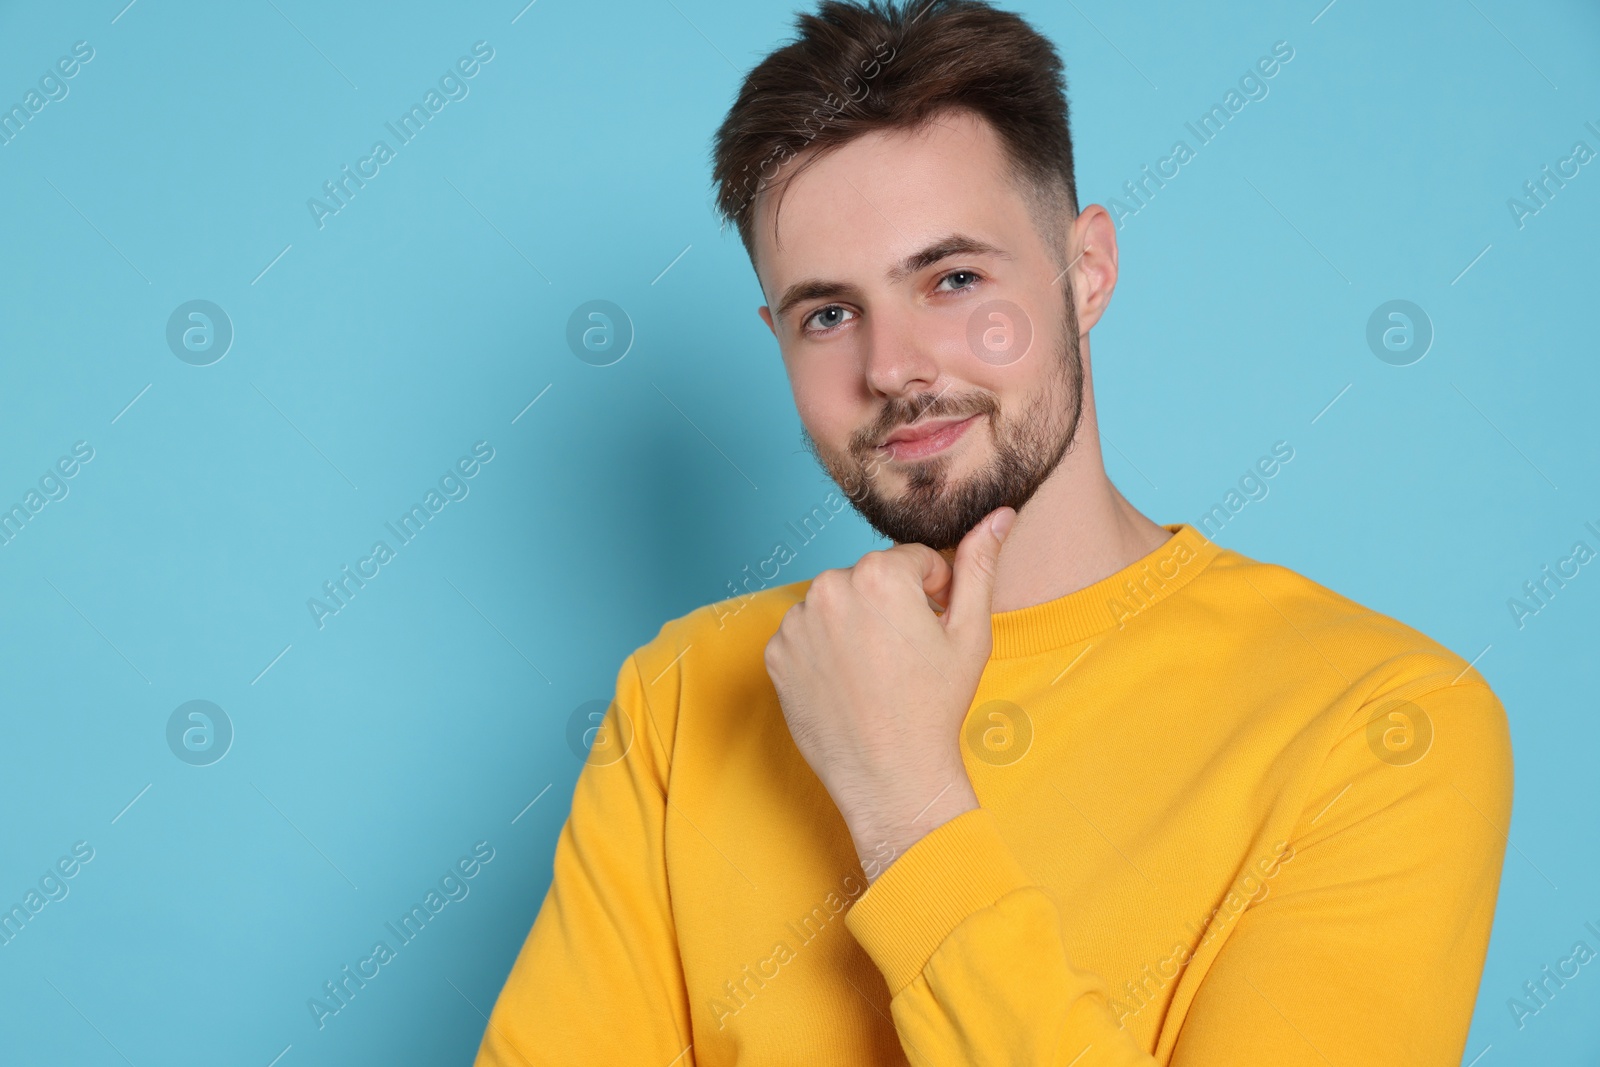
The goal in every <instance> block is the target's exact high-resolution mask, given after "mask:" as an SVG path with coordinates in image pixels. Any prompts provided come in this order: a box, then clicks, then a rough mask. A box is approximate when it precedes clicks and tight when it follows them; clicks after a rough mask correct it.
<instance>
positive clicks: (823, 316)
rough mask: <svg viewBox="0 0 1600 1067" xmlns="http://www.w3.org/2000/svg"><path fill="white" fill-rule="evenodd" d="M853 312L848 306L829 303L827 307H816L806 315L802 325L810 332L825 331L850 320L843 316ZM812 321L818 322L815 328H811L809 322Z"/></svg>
mask: <svg viewBox="0 0 1600 1067" xmlns="http://www.w3.org/2000/svg"><path fill="white" fill-rule="evenodd" d="M854 314H855V312H853V311H851V310H850V309H849V308H845V307H840V306H839V305H838V304H829V305H828V306H827V307H823V308H818V309H817V310H815V311H813V312H812V313H811V314H809V315H807V316H806V321H805V322H804V323H803V324H802V325H804V326H805V327H806V329H807V330H810V331H811V332H812V333H827V332H828V331H829V330H832V329H834V328H835V327H837V326H841V325H843V324H844V323H846V322H848V321H850V320H849V319H847V318H845V317H844V316H846V315H854ZM813 322H819V323H820V325H819V326H818V327H817V328H815V329H812V326H811V324H812V323H813Z"/></svg>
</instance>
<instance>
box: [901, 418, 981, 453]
mask: <svg viewBox="0 0 1600 1067" xmlns="http://www.w3.org/2000/svg"><path fill="white" fill-rule="evenodd" d="M970 418H972V416H971V415H964V416H962V417H961V418H958V419H935V420H930V421H928V422H919V423H916V424H915V425H912V426H902V427H900V429H898V430H896V431H894V432H893V433H891V434H890V435H889V436H888V437H885V438H884V439H883V440H882V441H881V442H879V446H880V447H888V446H889V445H892V444H902V443H910V442H913V441H921V440H923V439H924V438H928V437H932V436H933V435H934V434H936V433H938V432H939V431H941V430H948V429H949V428H950V427H952V426H955V425H957V424H958V423H963V422H966V421H967V420H968V419H970Z"/></svg>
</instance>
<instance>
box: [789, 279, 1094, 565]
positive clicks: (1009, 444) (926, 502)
mask: <svg viewBox="0 0 1600 1067" xmlns="http://www.w3.org/2000/svg"><path fill="white" fill-rule="evenodd" d="M1063 307H1064V309H1065V311H1064V314H1063V315H1062V320H1063V321H1062V342H1061V344H1059V345H1058V346H1057V348H1056V365H1057V370H1058V371H1059V373H1058V374H1057V375H1056V376H1054V378H1053V379H1052V382H1053V383H1054V384H1053V386H1052V387H1049V388H1046V389H1044V390H1043V391H1042V392H1041V393H1040V395H1039V396H1038V397H1036V398H1035V399H1034V401H1033V402H1032V403H1031V404H1030V405H1029V406H1028V408H1027V410H1026V411H1024V412H1023V413H1022V414H1021V415H1020V416H1019V417H1018V418H1016V419H1011V420H1004V419H1001V418H1000V410H999V402H998V401H997V400H996V398H995V396H994V394H993V393H989V392H983V393H980V394H973V395H970V396H964V397H960V398H956V399H946V397H945V396H944V394H942V393H940V394H925V395H923V396H919V397H915V398H909V399H906V400H891V401H889V402H888V403H887V404H886V406H885V408H884V412H883V415H884V417H883V419H882V420H881V421H880V423H879V426H877V427H874V428H873V429H872V430H870V431H868V432H865V433H860V434H856V435H855V436H854V437H853V438H852V440H851V442H850V445H849V450H848V452H847V453H846V454H845V455H843V456H824V455H823V454H822V453H821V451H820V450H819V449H818V448H817V444H816V442H815V441H814V440H813V439H812V437H811V435H810V434H809V433H808V432H807V431H806V430H805V429H804V427H802V428H801V430H800V436H801V440H802V442H803V443H804V445H805V447H806V450H807V451H809V452H810V453H811V455H812V456H813V457H814V458H815V459H816V460H817V462H818V463H819V464H820V465H821V466H822V468H823V469H824V470H825V471H827V473H828V475H829V477H831V478H832V479H833V480H834V482H835V483H836V484H837V485H838V486H839V488H840V489H842V490H843V491H844V493H845V496H846V497H847V498H848V499H849V500H850V503H851V506H853V507H854V508H855V510H856V512H857V513H858V514H860V516H861V517H862V518H863V519H865V520H866V521H867V523H868V525H870V526H871V527H872V528H873V529H874V530H876V531H877V532H878V533H879V534H880V535H882V536H883V537H886V538H888V539H889V540H891V541H893V542H895V543H896V544H924V545H927V546H928V547H930V548H933V549H935V550H938V551H941V552H947V551H954V550H955V548H956V546H957V545H959V544H960V543H961V539H962V538H963V537H965V536H966V535H967V533H968V532H969V531H970V530H971V529H972V528H973V527H974V526H976V525H977V524H978V523H979V522H981V521H982V520H983V518H984V516H986V515H988V514H989V513H990V512H992V511H994V510H995V509H996V508H999V507H1008V506H1009V507H1012V508H1015V509H1016V510H1017V512H1018V513H1019V514H1020V513H1021V511H1022V507H1023V505H1024V504H1026V503H1027V502H1028V501H1029V500H1030V499H1031V498H1032V497H1033V494H1034V493H1035V492H1037V491H1038V489H1039V487H1040V486H1041V485H1043V484H1044V482H1045V480H1046V479H1047V478H1049V477H1050V475H1051V473H1052V472H1054V470H1055V469H1056V467H1057V466H1058V465H1059V464H1060V463H1061V461H1062V459H1064V458H1065V457H1066V455H1067V453H1068V452H1070V451H1071V449H1072V444H1073V441H1074V440H1075V439H1076V437H1077V433H1078V422H1079V419H1080V416H1081V415H1082V413H1083V359H1082V352H1081V350H1080V343H1079V338H1078V316H1077V312H1076V309H1075V308H1074V307H1073V301H1072V283H1071V281H1070V280H1068V281H1067V283H1066V285H1065V286H1064V288H1063ZM1023 358H1027V357H1026V356H1024V357H1023ZM1063 390H1065V392H1066V395H1065V396H1064V397H1063V396H1062V391H1063ZM1061 410H1065V411H1066V412H1067V423H1066V429H1065V432H1063V433H1059V435H1058V436H1057V435H1056V433H1055V426H1056V423H1055V421H1054V420H1053V419H1052V418H1051V417H1050V416H1051V415H1052V414H1053V413H1056V412H1058V411H1061ZM975 414H976V415H984V416H986V417H987V423H988V427H989V434H990V440H991V441H992V442H993V443H994V456H993V458H992V459H991V460H990V461H989V463H988V464H987V465H985V466H984V467H983V468H982V469H981V470H979V471H977V472H976V473H974V474H972V475H970V476H969V477H967V478H965V479H964V480H962V481H960V482H958V483H956V484H955V485H954V486H951V485H950V484H949V483H950V475H949V470H950V465H951V463H952V462H953V457H952V456H950V455H935V456H932V457H930V458H928V459H923V460H919V461H916V462H914V463H912V464H910V465H908V466H906V467H905V468H904V469H905V472H906V489H905V491H904V493H903V494H901V495H900V496H899V497H894V498H891V497H887V496H885V495H883V494H882V493H881V492H879V490H878V488H877V485H876V483H875V482H874V481H873V477H872V474H873V471H874V470H876V468H877V467H878V466H879V465H880V463H881V461H880V460H879V459H878V458H877V457H876V455H875V450H874V447H873V446H874V444H875V443H876V442H877V441H879V440H881V439H882V438H883V437H884V435H885V434H887V433H889V432H891V431H893V430H894V429H895V428H897V427H900V426H904V425H905V424H906V423H909V422H912V421H915V420H916V419H918V418H921V417H924V416H926V417H928V418H947V417H963V416H968V415H975ZM969 432H971V430H970V429H969Z"/></svg>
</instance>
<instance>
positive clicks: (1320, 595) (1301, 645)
mask: <svg viewBox="0 0 1600 1067" xmlns="http://www.w3.org/2000/svg"><path fill="white" fill-rule="evenodd" d="M1186 592H1187V593H1188V594H1189V596H1190V598H1192V599H1196V600H1198V601H1199V602H1200V603H1201V605H1202V606H1203V608H1205V609H1209V610H1213V611H1215V612H1217V613H1218V614H1219V615H1225V616H1227V617H1228V619H1229V621H1230V623H1231V624H1232V625H1233V626H1235V627H1236V628H1237V629H1238V630H1240V631H1241V632H1242V634H1243V635H1244V636H1246V637H1248V638H1249V639H1251V640H1252V641H1254V642H1255V644H1256V647H1257V649H1258V650H1259V652H1260V654H1261V655H1275V654H1280V655H1281V654H1294V655H1297V656H1299V657H1301V658H1306V657H1309V658H1310V659H1312V660H1313V661H1315V662H1316V663H1317V665H1318V668H1319V669H1320V670H1322V671H1325V672H1331V674H1332V675H1336V676H1338V677H1340V678H1342V679H1344V680H1345V682H1347V683H1348V685H1349V686H1350V688H1351V689H1353V690H1357V691H1364V692H1366V693H1368V694H1369V695H1371V696H1377V695H1380V694H1382V693H1386V692H1394V691H1404V692H1410V693H1420V692H1422V691H1425V690H1428V689H1434V688H1440V687H1443V686H1450V685H1457V684H1460V685H1466V684H1469V683H1471V684H1476V685H1478V686H1481V687H1483V688H1485V689H1487V688H1488V683H1487V682H1486V681H1485V680H1484V679H1483V677H1482V675H1480V674H1478V672H1477V671H1476V669H1475V668H1474V665H1473V664H1472V663H1471V662H1469V661H1468V660H1467V659H1465V658H1464V657H1462V656H1461V655H1459V654H1457V653H1456V652H1454V651H1452V650H1451V649H1449V648H1447V647H1445V646H1444V645H1443V644H1440V643H1439V642H1438V641H1436V640H1435V639H1433V638H1432V637H1430V636H1428V635H1427V634H1425V633H1423V632H1422V631H1421V630H1418V629H1417V628H1415V627H1414V626H1411V625H1409V624H1407V623H1405V622H1402V621H1400V620H1399V619H1396V618H1394V617H1393V616H1391V615H1387V614H1385V613H1383V612H1381V611H1378V610H1376V609H1374V608H1370V607H1368V606H1367V605H1365V604H1362V603H1359V602H1358V601H1355V600H1352V599H1351V598H1350V597H1348V596H1345V595H1344V594H1342V593H1339V592H1336V591H1334V590H1333V589H1330V588H1328V587H1327V586H1325V585H1323V584H1321V583H1320V582H1317V581H1315V580H1313V579H1311V578H1309V577H1307V576H1306V575H1304V574H1301V573H1300V572H1299V571H1296V570H1293V569H1291V568H1289V567H1286V566H1282V565H1280V564H1276V563H1269V562H1263V561H1261V560H1256V559H1252V558H1251V557H1249V556H1245V555H1243V554H1241V553H1239V552H1236V551H1234V550H1232V549H1228V548H1219V550H1218V552H1217V554H1216V558H1215V559H1213V560H1212V561H1211V563H1210V565H1209V566H1208V567H1207V568H1206V569H1205V571H1204V572H1203V573H1202V574H1201V575H1200V576H1199V577H1198V578H1197V579H1196V580H1195V581H1194V582H1192V583H1190V588H1189V589H1188V590H1187V591H1186ZM1490 695H1491V696H1492V694H1490Z"/></svg>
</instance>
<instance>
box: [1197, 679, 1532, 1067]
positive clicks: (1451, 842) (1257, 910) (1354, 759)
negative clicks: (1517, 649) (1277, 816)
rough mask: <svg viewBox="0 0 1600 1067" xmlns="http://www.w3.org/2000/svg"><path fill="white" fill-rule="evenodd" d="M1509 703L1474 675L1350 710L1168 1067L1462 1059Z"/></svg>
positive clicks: (1506, 794)
mask: <svg viewBox="0 0 1600 1067" xmlns="http://www.w3.org/2000/svg"><path fill="white" fill-rule="evenodd" d="M1512 785H1513V774H1512V762H1511V738H1510V730H1509V727H1508V725H1507V722H1506V715H1505V710H1504V708H1503V707H1502V706H1501V704H1500V701H1499V699H1498V698H1497V697H1496V696H1495V694H1494V692H1493V691H1492V690H1491V689H1490V688H1489V687H1488V686H1487V685H1484V684H1483V683H1482V682H1477V681H1469V682H1463V683H1461V684H1460V685H1448V686H1444V687H1441V688H1436V689H1434V690H1432V691H1430V692H1426V693H1423V694H1421V695H1417V696H1411V697H1409V698H1408V699H1406V700H1404V701H1402V700H1397V699H1394V698H1385V699H1382V700H1379V701H1377V702H1375V703H1374V704H1372V705H1369V706H1368V707H1367V708H1365V709H1363V711H1362V713H1361V714H1360V715H1359V716H1357V718H1356V720H1355V721H1353V722H1351V723H1350V724H1349V725H1348V727H1347V729H1346V731H1345V733H1344V734H1343V736H1342V737H1341V738H1340V739H1339V740H1338V741H1337V743H1336V744H1335V745H1334V747H1333V750H1332V752H1331V753H1330V755H1329V757H1328V760H1327V763H1326V764H1325V766H1324V767H1323V769H1322V772H1321V774H1320V775H1319V776H1318V778H1317V781H1316V783H1315V786H1314V788H1313V789H1312V790H1311V791H1310V793H1309V796H1308V800H1307V803H1306V805H1305V810H1304V813H1303V814H1302V816H1301V818H1300V821H1299V824H1298V825H1297V826H1296V828H1295V833H1294V840H1293V844H1294V849H1295V851H1294V854H1293V858H1292V860H1290V861H1289V862H1285V863H1284V864H1283V865H1282V866H1281V867H1280V868H1279V871H1278V874H1277V875H1276V876H1275V877H1274V878H1272V879H1271V880H1270V882H1269V883H1268V885H1269V889H1268V892H1267V895H1266V896H1265V897H1262V898H1258V900H1257V902H1256V903H1254V904H1252V905H1250V906H1249V907H1247V908H1246V909H1245V910H1244V912H1243V913H1242V915H1241V916H1240V918H1239V920H1238V927H1237V928H1236V929H1235V930H1234V932H1233V934H1232V936H1230V937H1229V939H1228V940H1227V942H1226V943H1225V944H1224V945H1223V947H1222V950H1221V952H1220V953H1219V954H1218V956H1217V959H1216V962H1215V963H1214V964H1213V966H1212V968H1211V972H1210V973H1209V974H1208V975H1207V976H1206V980H1205V982H1204V983H1203V984H1202V985H1201V987H1200V991H1199V994H1198V995H1197V996H1196V998H1195V1001H1194V1004H1193V1005H1192V1006H1191V1009H1190V1016H1189V1020H1188V1023H1187V1024H1186V1025H1185V1027H1184V1030H1183V1033H1182V1035H1181V1036H1180V1037H1179V1039H1178V1045H1177V1048H1176V1050H1175V1055H1174V1057H1173V1060H1172V1062H1173V1065H1174V1067H1200V1065H1210V1064H1220V1063H1223V1062H1225V1061H1232V1062H1239V1063H1248V1062H1258V1063H1279V1064H1292V1065H1296V1067H1298V1065H1301V1064H1304V1065H1306V1067H1311V1065H1313V1064H1314V1065H1317V1067H1326V1064H1327V1063H1329V1062H1333V1063H1396V1064H1399V1063H1404V1064H1417V1065H1425V1067H1431V1065H1434V1064H1440V1065H1443V1064H1450V1065H1452V1067H1454V1065H1456V1064H1459V1063H1461V1061H1462V1053H1463V1051H1464V1049H1465V1047H1466V1042H1467V1031H1468V1028H1469V1026H1470V1024H1471V1022H1472V1013H1473V1008H1474V1005H1475V1003H1476V1001H1477V995H1478V986H1479V982H1480V980H1481V979H1482V976H1483V962H1484V958H1485V955H1486V954H1487V952H1488V948H1489V933H1490V929H1491V927H1492V926H1493V924H1494V909H1495V902H1496V899H1497V897H1498V895H1499V891H1500V874H1501V866H1502V862H1503V860H1504V859H1505V854H1506V845H1507V842H1508V838H1507V833H1508V831H1509V829H1510V822H1511V799H1512Z"/></svg>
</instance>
